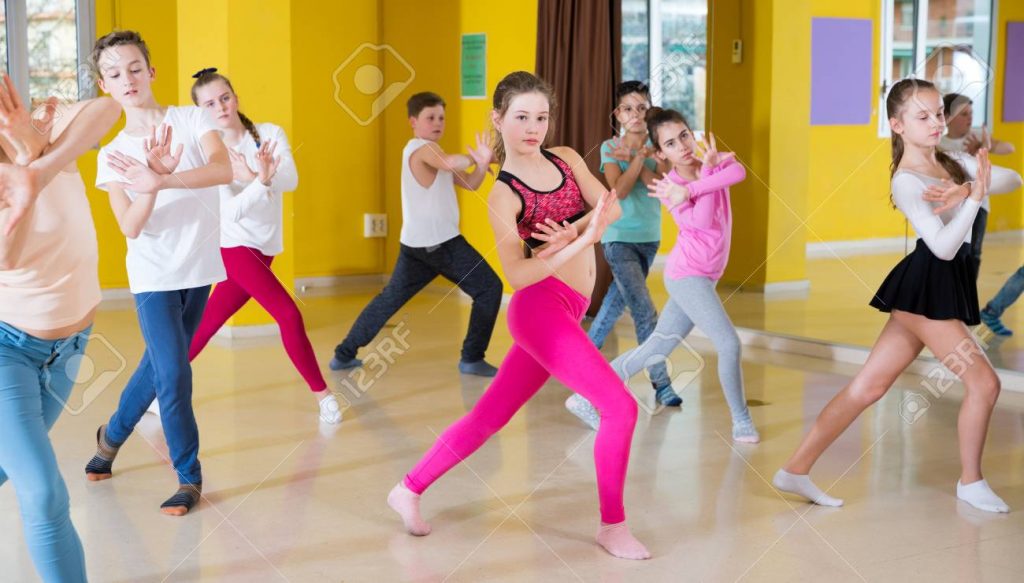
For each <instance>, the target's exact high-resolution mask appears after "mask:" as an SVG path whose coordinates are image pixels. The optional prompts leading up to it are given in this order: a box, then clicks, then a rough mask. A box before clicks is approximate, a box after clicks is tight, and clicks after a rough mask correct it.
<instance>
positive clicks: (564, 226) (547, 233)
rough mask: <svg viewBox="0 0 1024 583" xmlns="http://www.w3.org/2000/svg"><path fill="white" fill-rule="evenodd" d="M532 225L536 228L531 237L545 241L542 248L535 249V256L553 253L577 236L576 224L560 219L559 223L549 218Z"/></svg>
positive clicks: (545, 255) (546, 255)
mask: <svg viewBox="0 0 1024 583" xmlns="http://www.w3.org/2000/svg"><path fill="white" fill-rule="evenodd" d="M534 226H535V227H536V230H535V231H534V232H533V238H534V239H537V240H538V241H544V242H545V243H547V244H546V245H544V248H543V249H541V250H539V251H537V253H536V256H537V257H548V256H550V255H553V254H555V253H557V252H559V251H561V250H562V249H564V248H565V246H566V245H568V244H569V243H572V242H573V241H575V240H576V238H577V237H579V231H578V230H577V229H576V225H574V224H572V223H570V222H569V221H562V223H561V224H558V223H556V222H555V221H553V220H551V219H544V222H543V223H537V224H536V225H534Z"/></svg>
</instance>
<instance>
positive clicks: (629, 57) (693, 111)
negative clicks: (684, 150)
mask: <svg viewBox="0 0 1024 583" xmlns="http://www.w3.org/2000/svg"><path fill="white" fill-rule="evenodd" d="M707 17H708V3H707V0H622V79H623V80H631V79H637V80H641V81H647V84H648V85H649V86H650V88H651V100H652V101H653V102H654V105H657V106H659V107H667V108H672V109H677V110H679V111H680V112H681V113H682V114H683V115H684V116H686V119H687V120H689V121H690V123H691V124H692V125H693V129H695V130H703V129H704V111H705V103H706V101H707V36H708V28H707V20H708V18H707Z"/></svg>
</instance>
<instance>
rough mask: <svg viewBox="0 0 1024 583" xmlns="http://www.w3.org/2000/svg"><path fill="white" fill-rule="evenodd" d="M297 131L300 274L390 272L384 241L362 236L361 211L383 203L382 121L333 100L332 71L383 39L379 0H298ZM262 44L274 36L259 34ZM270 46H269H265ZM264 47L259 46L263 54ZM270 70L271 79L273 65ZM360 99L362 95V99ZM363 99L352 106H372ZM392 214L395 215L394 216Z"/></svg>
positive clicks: (368, 57)
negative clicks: (363, 119)
mask: <svg viewBox="0 0 1024 583" xmlns="http://www.w3.org/2000/svg"><path fill="white" fill-rule="evenodd" d="M291 19H292V21H291V30H292V35H291V36H292V38H293V39H295V40H294V42H293V44H292V55H291V58H292V66H291V70H292V95H293V96H294V97H293V99H294V103H295V110H296V116H295V120H294V131H293V134H292V136H291V138H292V147H293V149H294V151H295V162H296V164H297V165H298V167H299V188H298V190H297V191H296V194H295V237H294V244H295V274H296V276H298V277H307V276H328V275H353V274H365V273H380V272H382V271H384V262H383V243H382V242H381V240H380V239H365V238H363V213H367V212H382V211H383V210H384V205H383V198H382V195H381V187H382V185H381V166H380V165H381V154H382V140H383V136H382V130H381V126H380V125H379V124H380V121H379V120H378V121H376V122H373V123H371V124H369V125H367V126H363V125H360V124H359V123H357V122H356V120H355V119H354V118H353V117H352V116H350V115H349V114H348V113H346V111H345V110H344V109H343V108H342V107H341V106H340V105H339V103H338V102H337V101H336V100H335V84H334V72H335V71H336V70H337V69H338V67H339V66H341V65H342V64H343V63H344V62H345V61H346V59H348V58H349V57H350V56H351V55H352V54H353V53H354V52H356V51H357V49H358V48H359V47H360V46H361V45H363V44H364V43H371V44H376V43H379V42H380V41H379V39H380V37H381V34H380V30H381V27H380V15H379V2H377V1H375V0H346V1H345V2H308V1H296V2H293V3H292V13H291ZM254 37H259V38H260V40H262V41H263V42H264V45H265V46H266V45H270V46H272V45H273V43H274V42H275V41H274V39H273V38H272V37H266V36H264V35H262V34H261V33H257V34H256V35H254ZM264 50H266V48H264ZM259 53H260V51H254V53H253V57H254V58H257V59H258V56H257V55H259ZM379 54H380V51H374V50H372V49H370V50H369V51H367V50H366V49H364V50H363V51H361V52H360V53H359V54H358V55H357V57H356V59H355V60H353V61H352V62H351V64H350V67H348V68H346V69H345V70H343V71H339V72H338V78H339V79H341V80H342V81H343V82H347V81H348V79H349V78H350V77H349V78H346V77H345V75H351V74H352V67H351V65H356V66H361V65H365V64H367V63H368V62H372V63H377V62H379V59H378V57H377V55H379ZM263 74H264V75H266V76H268V77H270V78H273V77H274V75H275V71H274V70H273V69H272V68H268V69H266V70H265V71H264V72H263ZM346 87H349V86H348V85H346ZM357 101H358V100H357ZM366 105H367V104H366V103H364V102H357V103H355V104H354V107H356V108H359V107H363V106H366ZM392 220H394V217H392Z"/></svg>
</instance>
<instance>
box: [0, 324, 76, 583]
mask: <svg viewBox="0 0 1024 583" xmlns="http://www.w3.org/2000/svg"><path fill="white" fill-rule="evenodd" d="M0 328H2V329H0V467H3V469H4V471H5V472H6V475H9V476H10V480H11V483H12V485H13V486H14V489H15V493H16V494H17V497H18V506H19V508H20V510H21V516H22V524H23V527H24V533H25V542H26V546H28V550H29V554H30V555H31V557H32V562H33V563H34V564H35V567H36V570H37V571H38V572H39V575H40V577H41V578H42V580H43V581H61V582H63V581H74V582H77V581H86V573H85V555H84V553H83V551H82V543H81V541H80V539H79V538H78V534H77V533H76V532H75V527H74V525H73V524H72V523H71V514H70V499H69V497H68V491H67V487H66V486H65V484H64V479H63V478H62V477H61V475H60V471H59V469H58V467H57V458H56V455H55V454H54V451H53V446H52V445H51V443H50V439H49V436H48V432H49V429H50V426H52V425H53V422H54V421H55V420H56V418H57V416H58V415H59V412H60V411H61V410H63V403H64V402H65V401H66V399H67V396H68V395H69V394H70V392H71V388H72V386H73V384H74V378H75V376H77V369H78V366H79V363H80V362H81V359H80V358H76V357H80V356H81V354H82V352H84V350H85V343H86V339H87V337H88V334H76V335H74V336H71V337H69V338H67V339H64V340H61V341H46V340H41V339H38V338H33V337H31V336H28V335H27V334H24V333H23V332H21V331H19V330H17V329H16V328H13V327H11V326H9V325H7V324H2V323H0ZM50 367H52V368H53V369H55V370H59V371H61V372H63V371H66V372H67V373H69V374H67V375H65V374H52V373H53V371H51V370H50ZM57 398H60V399H61V401H60V402H59V403H58V404H57V406H56V407H54V403H53V401H55V400H56V399H57Z"/></svg>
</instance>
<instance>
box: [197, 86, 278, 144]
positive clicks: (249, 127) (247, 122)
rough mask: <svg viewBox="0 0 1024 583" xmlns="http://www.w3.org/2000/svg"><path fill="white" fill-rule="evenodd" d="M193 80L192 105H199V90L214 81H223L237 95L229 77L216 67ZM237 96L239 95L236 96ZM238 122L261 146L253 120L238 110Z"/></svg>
mask: <svg viewBox="0 0 1024 583" xmlns="http://www.w3.org/2000/svg"><path fill="white" fill-rule="evenodd" d="M192 78H193V79H195V83H192V103H194V104H196V105H199V96H198V93H199V88H200V87H202V86H204V85H209V84H210V83H213V82H214V81H223V82H224V84H225V85H227V86H228V90H230V91H231V93H235V88H234V87H232V86H231V81H230V80H228V78H227V77H225V76H224V75H221V74H220V73H218V72H217V68H216V67H207V68H206V69H201V70H199V71H197V72H196V73H195V74H194V75H192ZM236 95H237V94H236ZM238 120H239V121H241V122H242V126H243V127H244V128H245V131H247V132H249V135H251V136H252V139H253V140H255V141H256V145H257V146H260V145H261V144H260V133H259V132H258V131H256V124H254V123H252V120H251V119H249V118H248V117H246V115H245V114H244V113H242V110H238Z"/></svg>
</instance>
